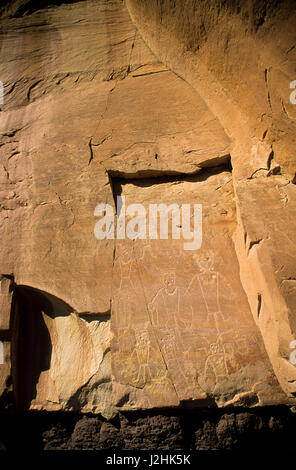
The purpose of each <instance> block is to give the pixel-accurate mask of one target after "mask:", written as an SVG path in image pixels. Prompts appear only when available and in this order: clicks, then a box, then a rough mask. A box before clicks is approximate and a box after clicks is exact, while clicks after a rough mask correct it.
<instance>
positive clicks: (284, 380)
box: [0, 0, 296, 417]
mask: <svg viewBox="0 0 296 470" xmlns="http://www.w3.org/2000/svg"><path fill="white" fill-rule="evenodd" d="M173 3H175V2H172V4H171V3H170V2H169V1H167V2H165V1H164V2H161V10H159V9H158V5H159V3H157V2H156V3H155V4H154V3H153V2H151V3H149V2H140V1H137V0H128V1H127V2H126V5H125V4H124V3H123V2H122V1H121V0H115V1H112V2H110V1H108V0H93V1H91V0H85V1H80V2H74V1H72V2H60V1H55V2H52V1H51V2H50V1H48V2H45V3H43V4H42V6H41V5H40V4H39V3H38V2H33V1H29V2H24V1H16V2H9V3H8V2H7V4H6V5H4V6H3V7H2V10H1V12H2V20H1V39H2V48H1V50H2V52H1V63H2V66H1V70H2V75H1V77H0V79H1V80H2V82H3V84H4V104H3V105H2V107H1V117H2V119H1V141H0V158H1V166H0V171H1V172H0V185H1V188H0V190H1V212H0V224H1V239H2V244H1V249H0V266H1V268H0V273H1V275H2V277H1V281H0V282H1V312H0V328H1V331H0V340H1V341H2V343H3V345H4V360H3V362H4V364H1V365H0V368H1V369H0V370H1V376H0V379H1V382H0V390H2V391H3V394H4V395H5V394H6V395H7V394H8V393H9V391H10V390H11V389H12V390H13V392H14V394H15V397H16V400H17V403H18V404H19V406H20V407H22V408H30V409H46V410H60V409H65V410H74V411H84V412H95V413H102V414H103V415H104V416H105V417H111V416H113V415H114V414H115V413H116V412H117V411H118V410H126V409H137V408H144V409H145V408H153V407H162V406H178V405H180V404H181V405H186V404H188V403H192V402H193V403H196V404H199V405H201V404H207V405H209V404H212V405H214V404H217V405H218V406H221V407H222V406H230V405H244V406H245V405H246V406H257V405H266V404H276V403H291V404H292V403H294V394H295V393H296V389H295V383H296V382H295V381H296V369H295V366H294V365H292V364H291V363H290V361H289V355H290V352H291V350H290V348H289V346H290V343H291V341H292V340H293V339H294V338H295V337H296V336H295V335H296V332H295V318H294V317H295V314H294V309H295V289H294V284H295V277H296V276H295V227H294V225H295V222H294V219H293V214H294V212H293V198H295V185H294V184H293V182H294V174H295V157H294V155H293V152H294V147H293V139H294V134H293V131H294V129H295V112H296V111H295V109H296V108H295V107H293V106H294V105H292V104H291V103H290V102H289V95H290V92H291V90H290V88H289V82H290V81H292V80H293V78H296V71H295V60H294V62H293V57H294V56H293V54H294V52H295V49H294V45H295V33H294V29H293V28H292V25H293V19H294V20H295V18H294V17H293V14H292V13H293V11H292V12H291V11H290V13H291V14H290V16H289V17H287V12H288V11H289V10H288V4H285V3H284V4H283V5H282V7H281V8H282V10H277V9H273V10H269V8H267V7H266V8H267V9H266V15H265V16H263V18H264V23H263V25H261V24H260V23H261V21H262V19H261V20H260V18H261V17H260V18H259V19H258V15H259V13H258V12H257V10H256V11H255V9H254V11H253V13H254V14H253V19H252V16H251V15H249V12H248V11H244V9H243V8H241V9H237V10H232V9H231V8H230V7H229V8H226V7H225V8H224V9H221V8H220V7H219V5H216V3H215V2H213V8H212V9H211V10H210V12H211V13H208V10H206V9H205V7H204V6H203V3H202V2H201V4H200V5H199V9H198V10H197V11H194V9H193V8H194V2H190V1H188V2H186V5H185V7H184V8H182V14H181V13H180V12H179V11H178V7H177V6H175V8H174V7H173ZM148 5H149V8H148ZM285 5H286V6H285ZM219 8H220V9H219ZM285 8H286V10H285ZM258 11H259V10H258ZM218 12H219V14H218ZM259 16H260V15H259ZM247 18H248V19H247ZM265 23H266V24H265ZM283 24H285V27H283ZM274 31H279V33H278V35H277V37H276V38H275V39H273V37H274V36H275V35H274ZM217 38H218V39H217ZM144 41H145V42H144ZM293 41H294V42H293ZM275 46H276V47H275ZM149 47H150V48H151V49H150V48H149ZM288 50H289V52H287V54H286V55H285V54H284V51H288ZM259 51H260V53H259ZM288 57H289V60H288ZM290 57H291V59H290ZM294 58H295V57H294ZM294 72H295V77H293V73H294ZM294 108H295V109H294ZM230 161H231V164H230ZM117 196H121V197H124V200H125V203H126V205H127V206H128V205H130V204H133V203H138V204H142V207H144V208H145V209H146V215H147V214H148V213H149V210H148V206H149V204H156V203H157V204H159V203H164V204H167V205H169V204H171V203H175V204H178V205H179V206H181V205H182V204H191V205H193V204H202V233H203V240H202V246H201V248H200V249H198V250H188V251H186V250H184V242H186V240H184V239H180V240H172V237H169V239H168V240H149V239H145V240H144V239H137V240H129V239H124V240H116V239H111V238H107V239H104V240H98V239H96V237H95V234H94V227H95V224H96V222H97V220H98V219H97V217H95V214H94V211H95V208H96V206H97V205H98V204H100V203H104V204H109V205H110V206H111V207H112V208H113V209H114V212H116V210H117V212H119V208H118V204H117ZM252 314H253V315H252Z"/></svg>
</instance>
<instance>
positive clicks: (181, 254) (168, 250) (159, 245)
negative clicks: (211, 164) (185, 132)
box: [111, 168, 281, 409]
mask: <svg viewBox="0 0 296 470" xmlns="http://www.w3.org/2000/svg"><path fill="white" fill-rule="evenodd" d="M114 189H115V192H117V193H118V194H121V196H124V197H125V204H126V207H127V206H128V205H130V204H134V203H140V204H143V206H144V207H145V209H146V223H147V238H146V239H135V240H130V239H125V240H117V241H116V252H115V262H114V276H113V293H112V315H111V327H112V332H113V340H112V345H111V349H112V371H113V379H114V384H113V385H114V386H113V391H114V394H115V402H116V404H117V406H119V407H122V408H124V409H128V408H130V407H147V408H149V407H155V406H167V405H175V404H178V403H180V402H182V401H185V402H186V401H190V400H205V399H207V400H209V399H211V400H214V401H215V402H216V403H218V404H219V405H222V404H223V405H225V404H227V403H228V402H229V403H232V402H233V403H237V404H240V403H242V401H241V400H242V397H244V399H248V400H249V403H250V404H257V403H259V402H260V403H265V402H268V400H269V399H270V398H269V397H268V393H266V390H268V389H269V387H270V386H273V387H274V389H273V390H275V394H277V393H281V392H280V390H279V387H278V385H277V382H276V379H275V378H274V375H273V372H272V371H271V368H270V365H269V361H268V359H267V356H266V353H265V351H264V349H263V347H262V341H261V338H260V335H259V333H258V330H257V327H256V325H255V323H254V321H253V317H252V315H251V312H250V309H249V305H248V302H247V298H246V296H245V293H244V291H243V289H242V286H241V283H240V277H239V266H238V262H237V258H236V254H235V251H234V247H233V242H232V234H233V232H234V230H235V228H236V214H235V205H234V194H233V187H232V178H231V172H230V171H229V170H227V169H222V170H221V168H220V170H219V169H213V170H209V171H208V172H206V173H203V175H200V176H194V177H186V178H185V179H180V180H173V179H171V178H166V179H156V178H154V179H151V180H133V181H125V182H123V183H122V184H120V183H117V184H115V185H114ZM160 201H161V202H162V203H164V204H167V205H169V204H173V203H176V204H178V205H179V206H181V205H182V204H191V219H193V205H194V204H202V234H203V239H202V246H201V249H199V250H184V241H188V240H184V238H183V237H182V232H181V236H180V239H172V238H171V235H172V225H171V224H172V223H173V220H172V217H170V216H169V227H170V229H169V235H168V239H163V240H159V239H156V240H155V239H153V240H152V239H149V238H148V225H149V204H153V203H156V204H159V203H160ZM129 219H130V220H131V218H128V217H127V219H126V223H128V221H129ZM184 222H185V221H184V220H183V219H181V225H180V228H182V224H184ZM191 222H192V223H193V221H192V220H191ZM263 389H264V390H265V392H264V393H263V392H262V390H263Z"/></svg>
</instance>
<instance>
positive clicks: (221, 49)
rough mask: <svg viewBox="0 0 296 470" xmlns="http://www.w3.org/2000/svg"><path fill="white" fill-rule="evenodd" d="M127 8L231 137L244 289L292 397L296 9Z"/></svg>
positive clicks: (256, 4)
mask: <svg viewBox="0 0 296 470" xmlns="http://www.w3.org/2000/svg"><path fill="white" fill-rule="evenodd" d="M126 4H127V6H128V9H129V12H130V14H131V17H132V19H133V21H134V22H135V24H136V25H137V27H138V29H139V31H140V33H141V35H142V37H143V38H144V40H145V41H146V43H147V44H148V45H149V46H150V47H151V49H152V50H153V52H154V53H155V54H156V55H157V57H159V58H160V59H161V60H162V61H163V63H164V64H165V65H167V66H168V67H170V69H171V70H173V71H174V72H175V73H176V74H178V75H179V76H181V77H182V78H183V79H184V80H185V81H186V82H187V83H190V84H191V86H192V87H193V88H194V89H195V90H196V91H197V92H198V93H199V94H200V95H201V97H202V98H203V99H204V100H205V102H206V103H207V105H208V106H209V108H210V109H211V111H212V112H213V113H214V114H215V116H217V117H218V118H219V120H220V122H221V124H222V126H223V127H224V129H225V131H226V133H227V135H228V136H229V137H230V138H231V141H232V148H231V163H232V168H233V186H234V192H235V195H236V206H237V224H238V225H237V231H236V236H235V237H234V240H235V249H236V252H237V256H238V259H239V263H240V269H241V280H242V283H243V287H244V290H245V292H246V294H247V296H248V300H249V304H250V307H251V310H252V313H253V317H254V320H255V322H256V324H257V325H258V328H259V329H260V331H261V333H262V337H263V341H264V344H265V347H266V350H267V352H268V355H269V358H270V361H271V363H272V366H273V369H274V371H275V374H276V376H277V378H278V380H279V382H280V384H281V386H282V388H283V390H284V391H285V392H286V393H287V394H288V395H289V396H293V394H295V392H296V389H295V384H296V370H295V367H294V366H293V365H292V364H291V363H290V361H289V356H290V353H291V350H290V344H291V342H292V341H293V340H294V338H295V303H294V300H293V299H294V298H295V297H294V296H295V289H294V283H295V277H296V273H295V266H296V263H295V244H296V240H295V233H296V231H295V225H294V212H295V211H294V207H295V198H296V188H295V170H296V168H295V164H296V160H295V119H296V106H295V105H294V104H293V102H292V101H291V100H290V97H292V95H291V88H290V84H292V82H293V81H294V80H295V76H296V68H295V67H296V56H295V54H296V48H295V44H296V39H295V21H296V19H295V18H296V11H295V3H294V2H293V1H290V0H286V1H283V2H269V1H265V0H260V1H250V2H247V3H246V2H243V1H241V0H237V1H233V2H225V3H223V5H222V4H221V2H220V1H218V0H211V1H209V2H208V1H203V0H201V1H200V2H198V4H197V3H196V2H194V1H192V0H187V1H186V2H185V3H183V2H182V4H181V3H176V2H174V1H173V0H165V1H164V2H157V1H156V0H151V1H149V2H146V1H145V0H127V1H126ZM184 12H186V13H184ZM258 299H259V301H258ZM258 311H260V312H259V313H260V314H258Z"/></svg>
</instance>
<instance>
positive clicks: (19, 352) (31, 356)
mask: <svg viewBox="0 0 296 470" xmlns="http://www.w3.org/2000/svg"><path fill="white" fill-rule="evenodd" d="M70 312H73V309H72V308H71V307H70V306H69V305H68V304H66V303H65V302H63V301H62V300H60V299H58V298H57V297H55V296H53V295H51V294H48V293H46V292H44V291H41V290H38V289H34V288H32V287H28V286H20V285H16V286H15V289H14V308H13V314H12V351H11V356H12V379H13V384H14V387H13V388H14V392H15V398H16V404H17V408H18V409H20V410H26V409H28V408H29V407H30V403H31V401H32V400H33V399H34V398H35V397H36V393H37V390H36V386H37V383H38V380H39V377H40V374H41V372H42V371H46V370H48V369H49V368H50V361H51V353H52V342H51V337H50V333H49V331H48V328H47V326H46V321H45V319H46V317H49V318H51V319H53V318H55V317H57V316H67V315H69V314H70Z"/></svg>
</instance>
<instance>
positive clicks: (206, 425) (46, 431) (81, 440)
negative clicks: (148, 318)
mask: <svg viewBox="0 0 296 470" xmlns="http://www.w3.org/2000/svg"><path fill="white" fill-rule="evenodd" d="M295 424H296V423H295V414H293V413H291V412H290V411H289V410H287V409H283V408H280V407H277V408H269V407H265V408H256V409H254V410H252V411H251V412H250V411H249V410H246V409H237V410H236V411H235V410H232V411H225V410H212V411H211V410H206V409H204V410H192V409H191V410H183V411H182V413H178V411H177V410H174V411H173V412H168V411H166V412H165V411H163V412H160V411H158V412H157V411H154V412H150V413H148V414H147V413H143V412H142V413H140V412H131V413H128V414H125V415H120V417H119V419H116V420H112V422H107V421H103V420H101V419H98V418H94V417H90V416H87V415H85V416H81V415H77V414H74V413H73V414H69V413H63V412H59V413H54V412H53V413H44V412H38V413H36V412H31V413H27V414H20V415H18V414H11V413H9V414H3V413H2V414H1V421H0V441H1V448H0V450H5V449H7V450H19V451H26V452H28V451H38V452H41V451H45V453H46V451H59V450H61V451H65V450H72V451H108V452H110V451H115V452H116V451H118V450H125V451H137V450H149V451H152V452H153V451H156V452H157V451H172V452H174V451H177V450H184V451H191V452H192V451H209V450H217V451H229V450H236V451H246V452H250V451H252V453H253V452H254V451H258V452H261V453H263V452H264V453H268V455H270V453H272V452H279V451H283V452H284V451H285V452H289V451H294V447H295V446H294V435H295ZM108 455H112V453H111V454H109V453H108Z"/></svg>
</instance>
